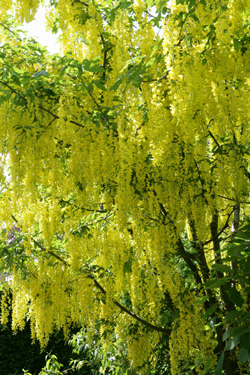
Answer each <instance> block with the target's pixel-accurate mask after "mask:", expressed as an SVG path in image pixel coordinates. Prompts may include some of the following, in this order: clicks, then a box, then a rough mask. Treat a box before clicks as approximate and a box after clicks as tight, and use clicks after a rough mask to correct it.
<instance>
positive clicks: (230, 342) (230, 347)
mask: <svg viewBox="0 0 250 375" xmlns="http://www.w3.org/2000/svg"><path fill="white" fill-rule="evenodd" d="M239 342H240V337H235V338H233V339H230V340H228V342H227V343H226V346H225V349H224V350H233V349H234V348H235V346H237V345H238V344H239Z"/></svg>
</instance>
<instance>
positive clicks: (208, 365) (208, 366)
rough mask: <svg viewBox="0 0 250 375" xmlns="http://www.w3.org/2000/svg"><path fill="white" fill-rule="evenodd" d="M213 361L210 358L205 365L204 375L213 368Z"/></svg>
mask: <svg viewBox="0 0 250 375" xmlns="http://www.w3.org/2000/svg"><path fill="white" fill-rule="evenodd" d="M212 360H213V359H212V358H209V359H208V360H207V362H206V363H205V366H204V369H203V372H202V375H205V374H206V373H207V372H208V370H209V368H210V366H211V363H212Z"/></svg>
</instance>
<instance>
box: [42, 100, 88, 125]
mask: <svg viewBox="0 0 250 375" xmlns="http://www.w3.org/2000/svg"><path fill="white" fill-rule="evenodd" d="M38 108H39V109H42V110H43V111H45V112H47V113H49V114H50V115H51V116H53V117H54V119H55V120H59V119H60V117H59V116H57V115H55V114H54V113H52V112H51V111H50V110H49V109H47V108H44V107H42V106H40V105H39V107H38ZM69 122H70V123H71V124H74V125H77V126H79V127H81V128H85V126H84V125H82V124H79V122H76V121H73V120H69Z"/></svg>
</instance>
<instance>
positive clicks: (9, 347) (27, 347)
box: [0, 319, 91, 375]
mask: <svg viewBox="0 0 250 375" xmlns="http://www.w3.org/2000/svg"><path fill="white" fill-rule="evenodd" d="M79 329H80V328H79V327H74V328H71V331H70V335H71V336H72V335H73V334H76V333H77V332H78V331H79ZM47 353H53V354H55V355H56V356H57V358H58V361H59V362H60V363H62V364H63V369H65V370H67V369H70V367H72V366H71V365H69V363H70V361H71V359H76V358H77V355H76V354H74V353H72V348H71V347H70V346H69V344H68V342H67V341H65V338H64V335H63V332H62V330H60V331H59V332H58V333H55V334H54V335H53V336H51V338H50V340H49V343H48V346H47V347H46V349H45V351H43V352H41V349H40V345H39V342H38V341H36V342H35V343H32V340H31V331H30V326H29V324H28V323H27V324H26V325H25V328H24V329H23V330H22V331H18V332H17V333H16V334H13V331H12V330H11V319H9V322H8V324H7V326H5V327H4V326H2V325H0V374H4V375H22V374H23V369H25V370H28V371H29V372H30V373H31V374H32V375H38V374H39V372H40V371H41V369H42V368H43V367H44V366H45V356H46V354H47ZM65 373H67V374H69V375H70V374H73V370H69V371H67V372H66V371H65ZM74 374H76V372H74ZM77 374H81V375H90V374H91V371H90V369H89V367H88V366H87V364H86V365H85V366H84V367H83V368H82V369H81V370H80V371H78V372H77Z"/></svg>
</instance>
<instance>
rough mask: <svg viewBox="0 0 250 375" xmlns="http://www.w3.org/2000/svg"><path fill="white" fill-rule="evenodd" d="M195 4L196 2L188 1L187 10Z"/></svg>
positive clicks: (193, 0) (194, 0)
mask: <svg viewBox="0 0 250 375" xmlns="http://www.w3.org/2000/svg"><path fill="white" fill-rule="evenodd" d="M195 3H196V0H189V4H188V9H189V10H190V9H192V8H193V6H194V5H195Z"/></svg>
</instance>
